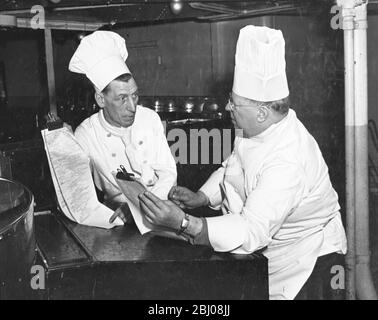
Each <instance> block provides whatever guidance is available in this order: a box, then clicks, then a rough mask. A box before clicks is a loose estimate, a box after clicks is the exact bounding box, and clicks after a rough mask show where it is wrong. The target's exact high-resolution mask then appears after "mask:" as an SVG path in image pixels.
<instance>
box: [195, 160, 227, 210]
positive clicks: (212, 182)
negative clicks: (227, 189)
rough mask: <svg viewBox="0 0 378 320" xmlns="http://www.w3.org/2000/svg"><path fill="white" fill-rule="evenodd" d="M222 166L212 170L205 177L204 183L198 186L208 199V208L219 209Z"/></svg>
mask: <svg viewBox="0 0 378 320" xmlns="http://www.w3.org/2000/svg"><path fill="white" fill-rule="evenodd" d="M224 171H225V168H224V166H222V167H220V168H219V169H218V170H216V171H215V172H213V174H212V175H211V176H210V177H209V179H207V181H206V182H205V183H204V185H203V186H202V187H201V188H200V191H202V192H203V193H204V194H205V195H206V196H207V197H208V198H209V201H210V205H209V206H210V208H212V209H214V210H219V209H220V207H221V204H222V193H221V187H220V184H221V182H222V181H223V177H224Z"/></svg>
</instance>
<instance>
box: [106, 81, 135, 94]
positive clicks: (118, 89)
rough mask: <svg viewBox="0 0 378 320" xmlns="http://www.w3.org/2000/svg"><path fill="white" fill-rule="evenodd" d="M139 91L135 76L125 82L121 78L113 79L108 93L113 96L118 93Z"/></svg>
mask: <svg viewBox="0 0 378 320" xmlns="http://www.w3.org/2000/svg"><path fill="white" fill-rule="evenodd" d="M137 91H138V85H137V84H136V82H135V80H134V78H131V79H130V80H129V81H127V82H124V81H120V80H113V81H112V82H110V83H109V86H108V92H107V93H108V94H109V95H113V96H118V95H130V94H133V93H136V92H137Z"/></svg>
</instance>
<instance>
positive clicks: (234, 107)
mask: <svg viewBox="0 0 378 320" xmlns="http://www.w3.org/2000/svg"><path fill="white" fill-rule="evenodd" d="M262 105H263V103H261V102H258V103H257V104H252V103H251V104H235V103H234V102H233V101H232V93H230V95H229V98H228V106H229V107H230V110H231V111H235V110H236V108H239V107H243V108H253V107H261V106H262Z"/></svg>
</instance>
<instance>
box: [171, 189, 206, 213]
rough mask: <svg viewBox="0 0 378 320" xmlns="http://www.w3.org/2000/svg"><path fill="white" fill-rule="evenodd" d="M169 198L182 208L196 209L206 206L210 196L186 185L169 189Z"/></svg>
mask: <svg viewBox="0 0 378 320" xmlns="http://www.w3.org/2000/svg"><path fill="white" fill-rule="evenodd" d="M168 199H169V200H172V201H173V202H174V203H176V204H177V205H178V206H180V208H182V209H195V208H198V207H202V206H206V205H207V204H208V203H209V199H208V197H207V196H206V195H205V194H204V193H203V192H201V191H198V192H197V193H196V192H193V191H191V190H189V189H188V188H185V187H179V186H174V187H172V189H171V190H170V191H169V194H168Z"/></svg>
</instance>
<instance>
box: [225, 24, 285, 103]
mask: <svg viewBox="0 0 378 320" xmlns="http://www.w3.org/2000/svg"><path fill="white" fill-rule="evenodd" d="M285 69H286V63H285V40H284V38H283V35H282V32H281V31H280V30H275V29H270V28H268V27H257V26H252V25H249V26H246V27H244V28H243V29H241V30H240V34H239V39H238V43H237V46H236V55H235V74H234V86H233V89H232V90H233V91H234V92H235V93H236V94H237V95H239V96H242V97H245V98H249V99H252V100H256V101H262V102H267V101H275V100H280V99H283V98H286V97H287V96H288V95H289V88H288V84H287V79H286V71H285Z"/></svg>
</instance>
